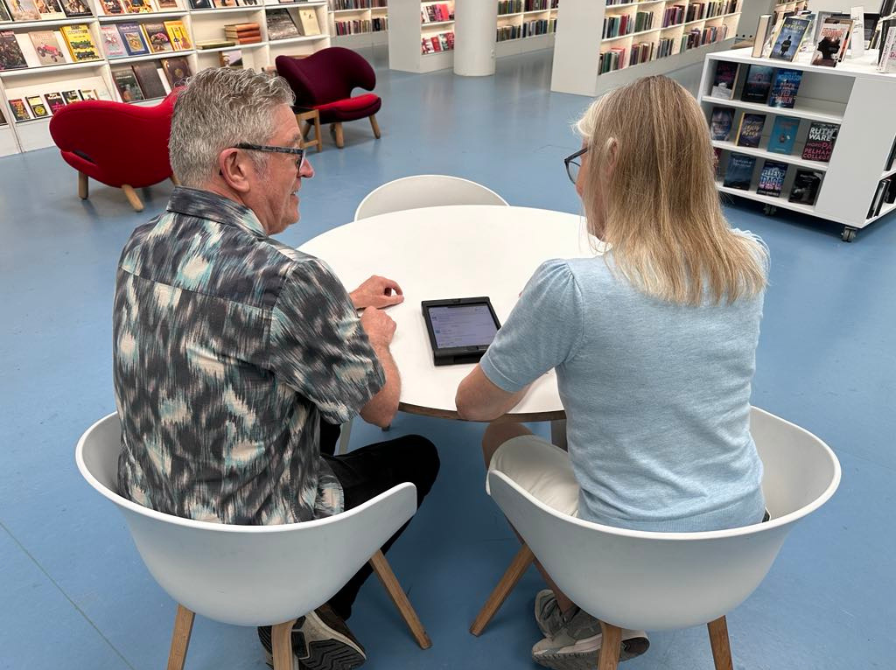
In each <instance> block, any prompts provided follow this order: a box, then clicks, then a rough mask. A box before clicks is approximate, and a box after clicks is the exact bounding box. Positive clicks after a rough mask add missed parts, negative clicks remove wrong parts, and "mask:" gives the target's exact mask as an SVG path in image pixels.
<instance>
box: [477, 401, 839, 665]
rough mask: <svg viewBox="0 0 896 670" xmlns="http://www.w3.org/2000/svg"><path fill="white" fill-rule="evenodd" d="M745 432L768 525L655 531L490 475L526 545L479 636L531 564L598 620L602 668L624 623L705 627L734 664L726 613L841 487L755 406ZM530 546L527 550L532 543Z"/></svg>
mask: <svg viewBox="0 0 896 670" xmlns="http://www.w3.org/2000/svg"><path fill="white" fill-rule="evenodd" d="M750 431H751V433H752V434H753V439H754V441H755V442H756V447H757V449H758V451H759V455H760V457H761V458H762V463H763V466H764V468H765V475H764V477H763V481H762V490H763V492H764V493H765V500H766V507H767V508H768V511H769V514H770V516H771V519H770V520H769V521H768V522H766V523H761V524H756V525H753V526H747V527H744V528H735V529H731V530H723V531H713V532H703V533H651V532H643V531H632V530H624V529H621V528H612V527H610V526H603V525H600V524H596V523H589V522H587V521H582V520H579V519H576V518H574V517H570V516H566V515H565V514H561V513H560V512H557V511H556V510H554V509H552V508H550V507H548V506H547V505H545V504H544V503H542V502H541V501H539V500H536V499H535V498H534V497H532V496H531V495H530V494H529V493H528V492H526V491H524V490H522V489H521V488H520V487H519V486H518V485H517V484H515V483H514V482H513V481H512V480H510V479H509V478H508V477H507V476H506V475H505V474H503V473H501V472H497V471H494V470H493V471H490V472H489V474H488V482H489V488H490V491H491V496H492V498H494V500H495V502H496V503H497V504H498V506H499V507H500V508H501V510H502V511H503V512H504V514H505V515H506V516H507V519H508V521H510V523H511V524H512V525H513V527H514V528H515V529H516V530H517V532H518V533H519V534H520V536H522V538H523V540H524V541H525V543H526V544H525V545H524V546H523V548H522V549H521V550H520V552H519V554H517V557H516V559H514V563H513V564H512V565H511V567H510V569H508V571H507V573H506V574H505V575H504V579H502V581H501V583H500V584H499V585H498V587H497V588H496V589H495V591H494V592H493V593H492V595H491V597H490V599H489V601H488V602H487V603H486V605H485V607H484V608H483V610H482V611H481V612H480V613H479V617H477V619H476V621H475V622H474V624H473V627H472V628H471V629H470V632H472V633H473V634H474V635H479V634H480V633H481V632H482V630H483V628H484V627H485V626H486V625H487V624H488V621H489V620H490V619H491V617H492V616H493V615H494V613H495V612H496V611H497V609H498V608H499V607H500V606H501V603H502V602H503V601H504V599H505V598H506V597H507V595H508V594H509V593H510V591H511V590H512V589H513V587H514V585H515V584H516V581H517V580H518V579H519V577H520V576H521V575H522V574H523V572H525V569H526V568H527V567H528V566H529V564H530V563H531V562H532V555H533V554H534V555H535V556H536V557H537V558H538V560H539V561H540V562H541V564H542V566H544V568H545V570H547V572H548V574H549V575H551V577H552V578H553V579H554V581H555V582H556V583H557V586H558V587H559V588H560V589H561V590H562V591H563V592H564V593H565V594H566V595H567V596H569V598H570V599H571V600H572V601H573V602H575V603H576V604H577V605H578V606H579V607H581V608H582V609H584V610H585V611H586V612H588V613H589V614H591V615H592V616H595V617H597V618H598V619H600V620H601V627H602V632H603V644H602V645H601V651H600V658H599V664H598V667H599V669H600V670H613V669H614V668H616V667H617V663H618V659H619V651H620V640H621V630H620V629H621V628H629V629H634V630H648V631H650V630H656V631H660V630H671V629H679V628H687V627H690V626H696V625H702V624H707V625H708V627H709V637H710V643H711V645H712V651H713V658H714V660H715V666H716V668H717V670H723V669H724V670H730V669H731V668H732V667H733V665H732V661H731V650H730V647H729V642H728V628H727V623H726V621H725V615H726V614H727V613H728V612H730V611H731V610H733V609H734V608H735V607H737V606H738V605H739V604H740V603H742V602H743V601H744V600H745V599H746V598H747V597H748V596H749V595H750V594H751V593H752V592H753V591H754V590H755V589H756V587H758V586H759V584H760V582H761V581H762V580H763V579H764V578H765V576H766V574H768V571H769V569H770V568H771V566H772V563H773V562H774V560H775V557H776V556H777V555H778V551H779V550H780V549H781V546H782V545H783V544H784V540H785V538H786V537H787V535H788V533H790V531H791V530H792V529H793V527H794V525H795V524H796V523H797V522H798V521H799V520H801V519H803V518H804V517H806V516H808V515H809V514H811V513H812V512H814V511H815V510H817V509H818V508H819V507H821V506H822V505H823V504H824V503H825V502H826V501H827V500H828V499H829V498H830V497H831V496H832V495H833V494H834V492H835V491H836V490H837V486H838V485H839V483H840V463H839V462H838V460H837V457H836V456H835V455H834V452H833V451H831V449H830V448H829V447H828V446H827V445H826V444H825V443H824V442H822V441H821V440H820V439H818V438H817V437H815V436H814V435H812V434H811V433H809V432H807V431H806V430H803V429H802V428H800V427H799V426H795V425H794V424H792V423H789V422H787V421H785V420H783V419H781V418H779V417H776V416H774V415H772V414H769V413H768V412H765V411H763V410H760V409H756V408H753V410H752V414H751V420H750ZM530 547H531V550H530V549H529V548H530Z"/></svg>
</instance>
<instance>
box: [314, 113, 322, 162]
mask: <svg viewBox="0 0 896 670" xmlns="http://www.w3.org/2000/svg"><path fill="white" fill-rule="evenodd" d="M314 139H315V140H316V141H317V153H320V152H321V150H322V149H323V148H324V138H323V137H322V136H321V134H320V114H318V115H317V116H315V117H314Z"/></svg>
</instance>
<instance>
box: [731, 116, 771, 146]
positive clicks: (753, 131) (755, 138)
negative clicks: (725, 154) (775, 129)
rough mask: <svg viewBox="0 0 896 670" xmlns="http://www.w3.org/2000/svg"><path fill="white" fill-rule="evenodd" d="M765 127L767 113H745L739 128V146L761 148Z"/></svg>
mask: <svg viewBox="0 0 896 670" xmlns="http://www.w3.org/2000/svg"><path fill="white" fill-rule="evenodd" d="M764 127H765V114H750V113H745V114H744V115H743V116H741V117H740V127H739V128H738V129H737V146H739V147H748V148H750V149H757V148H759V141H760V140H761V139H762V129H763V128H764Z"/></svg>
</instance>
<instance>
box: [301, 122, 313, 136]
mask: <svg viewBox="0 0 896 670" xmlns="http://www.w3.org/2000/svg"><path fill="white" fill-rule="evenodd" d="M310 132H311V121H305V123H303V124H302V139H303V140H307V139H308V133H310Z"/></svg>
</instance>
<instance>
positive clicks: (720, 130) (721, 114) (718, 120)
mask: <svg viewBox="0 0 896 670" xmlns="http://www.w3.org/2000/svg"><path fill="white" fill-rule="evenodd" d="M733 124H734V109H733V108H731V107H713V108H712V117H711V118H710V122H709V132H710V137H711V138H712V139H713V140H714V141H716V142H727V141H728V138H730V137H731V126H732V125H733Z"/></svg>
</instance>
